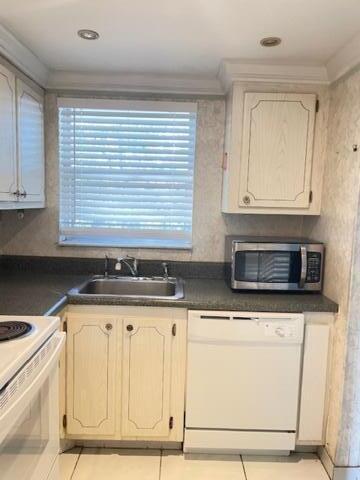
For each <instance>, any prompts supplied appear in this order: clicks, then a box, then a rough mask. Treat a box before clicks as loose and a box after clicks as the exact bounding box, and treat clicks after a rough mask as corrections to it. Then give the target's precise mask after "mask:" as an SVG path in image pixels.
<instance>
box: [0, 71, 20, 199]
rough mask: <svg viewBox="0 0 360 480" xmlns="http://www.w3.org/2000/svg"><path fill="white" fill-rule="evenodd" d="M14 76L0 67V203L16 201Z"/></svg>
mask: <svg viewBox="0 0 360 480" xmlns="http://www.w3.org/2000/svg"><path fill="white" fill-rule="evenodd" d="M16 189H17V177H16V98H15V76H14V75H13V74H12V73H11V72H9V71H8V70H7V69H6V68H5V67H3V66H2V65H0V201H16V199H17V198H16V196H14V192H15V191H16Z"/></svg>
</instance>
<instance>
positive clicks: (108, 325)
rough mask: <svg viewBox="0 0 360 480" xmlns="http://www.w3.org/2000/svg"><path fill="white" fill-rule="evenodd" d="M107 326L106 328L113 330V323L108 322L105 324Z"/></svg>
mask: <svg viewBox="0 0 360 480" xmlns="http://www.w3.org/2000/svg"><path fill="white" fill-rule="evenodd" d="M105 328H106V330H112V328H113V326H112V325H111V323H107V324H106V325H105Z"/></svg>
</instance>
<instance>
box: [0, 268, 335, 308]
mask: <svg viewBox="0 0 360 480" xmlns="http://www.w3.org/2000/svg"><path fill="white" fill-rule="evenodd" d="M86 278H89V275H79V274H64V273H42V272H30V271H17V272H6V273H5V272H2V273H0V315H44V314H45V313H49V311H50V312H51V313H56V311H58V310H59V309H60V307H61V306H65V305H66V302H67V301H68V302H69V303H70V304H101V305H135V306H164V307H165V306H167V307H180V308H188V309H194V310H195V309H196V310H234V311H235V310H238V311H258V312H259V311H270V312H271V311H272V312H294V313H295V312H336V311H337V309H338V306H337V304H336V303H334V302H332V301H331V300H329V299H328V298H327V297H325V296H324V295H320V294H303V293H297V294H289V293H280V294H279V293H256V292H251V293H234V292H232V291H231V290H230V289H229V287H228V286H227V285H226V283H225V282H224V280H222V279H185V298H184V299H181V300H150V299H147V300H140V299H129V298H128V299H125V298H122V299H113V298H108V299H106V300H104V299H101V298H99V297H96V296H94V297H91V298H88V297H81V296H77V297H71V296H69V297H68V298H67V297H66V293H67V291H68V290H70V288H72V287H75V286H76V285H79V284H81V283H82V282H83V281H84V280H86ZM59 302H60V303H59ZM55 306H56V307H55ZM53 307H55V308H53Z"/></svg>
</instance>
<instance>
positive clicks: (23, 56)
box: [0, 24, 49, 87]
mask: <svg viewBox="0 0 360 480" xmlns="http://www.w3.org/2000/svg"><path fill="white" fill-rule="evenodd" d="M0 54H1V55H3V56H4V57H5V58H7V59H8V60H9V61H10V62H11V63H13V64H14V65H15V66H16V67H18V68H19V69H20V70H21V71H22V72H23V73H25V74H26V75H28V76H29V77H31V78H32V79H33V80H35V82H37V83H38V84H39V85H41V86H42V87H45V86H46V83H47V79H48V75H49V69H48V68H47V67H46V66H45V65H44V64H43V63H42V62H41V61H40V60H39V59H38V57H37V56H36V55H34V54H33V52H32V51H31V50H29V49H28V48H27V47H25V45H23V44H22V43H21V42H19V40H17V38H16V37H14V35H13V34H12V33H10V32H9V31H8V30H7V29H6V28H5V27H3V26H2V25H1V24H0Z"/></svg>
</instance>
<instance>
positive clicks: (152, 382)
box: [122, 318, 176, 437]
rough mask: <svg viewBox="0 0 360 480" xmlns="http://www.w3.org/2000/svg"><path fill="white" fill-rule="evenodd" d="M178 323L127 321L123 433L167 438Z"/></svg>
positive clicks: (125, 434) (170, 420) (124, 355)
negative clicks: (172, 356) (173, 345)
mask: <svg viewBox="0 0 360 480" xmlns="http://www.w3.org/2000/svg"><path fill="white" fill-rule="evenodd" d="M175 334H176V324H175V323H174V324H173V323H172V322H171V321H167V320H163V319H159V320H157V319H156V318H155V319H154V318H150V319H147V318H141V319H135V318H134V319H131V318H129V319H125V320H124V330H123V336H124V350H123V367H124V368H123V388H122V391H123V402H122V407H123V408H122V434H123V436H125V437H131V436H146V437H148V436H151V437H166V436H168V434H169V433H170V429H171V428H172V427H173V425H172V422H173V420H172V419H171V409H170V395H171V354H172V344H173V340H174V338H175V337H174V336H175Z"/></svg>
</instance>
